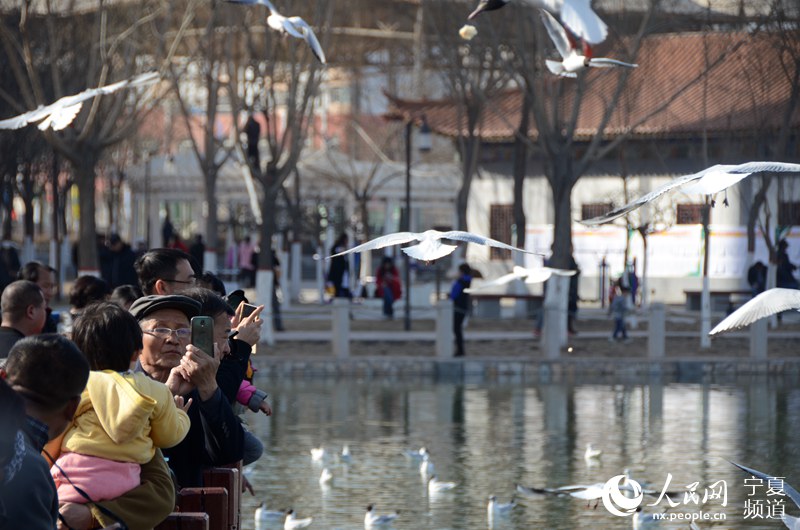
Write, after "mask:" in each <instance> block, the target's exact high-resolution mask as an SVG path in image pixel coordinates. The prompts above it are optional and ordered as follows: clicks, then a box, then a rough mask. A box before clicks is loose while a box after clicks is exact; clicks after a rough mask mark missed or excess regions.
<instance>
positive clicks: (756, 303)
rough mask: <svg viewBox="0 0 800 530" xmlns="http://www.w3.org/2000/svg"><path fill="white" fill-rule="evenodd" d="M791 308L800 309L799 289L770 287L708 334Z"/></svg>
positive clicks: (743, 324) (735, 327) (730, 328)
mask: <svg viewBox="0 0 800 530" xmlns="http://www.w3.org/2000/svg"><path fill="white" fill-rule="evenodd" d="M791 309H794V310H796V311H800V291H799V290H797V289H784V288H782V287H776V288H775V289H769V290H767V291H764V292H763V293H760V294H758V295H756V296H755V297H754V298H753V299H752V300H748V301H747V302H746V303H745V304H743V305H742V307H740V308H739V309H737V310H736V311H734V312H733V313H731V314H730V315H728V316H727V317H725V319H724V320H723V321H722V322H720V323H719V324H717V325H716V326H715V327H714V329H712V330H711V331H709V333H708V334H709V335H716V334H717V333H722V332H723V331H730V330H732V329H737V328H741V327H744V326H747V325H749V324H752V323H753V322H755V321H757V320H761V319H762V318H765V317H768V316H770V315H774V314H775V313H780V312H781V311H789V310H791Z"/></svg>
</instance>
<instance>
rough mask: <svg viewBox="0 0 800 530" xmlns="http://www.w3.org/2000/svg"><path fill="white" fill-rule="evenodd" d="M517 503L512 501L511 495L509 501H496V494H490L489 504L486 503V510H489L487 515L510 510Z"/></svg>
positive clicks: (504, 512)
mask: <svg viewBox="0 0 800 530" xmlns="http://www.w3.org/2000/svg"><path fill="white" fill-rule="evenodd" d="M516 505H517V503H516V501H514V498H513V497H512V498H511V500H510V501H509V502H497V496H496V495H492V496H490V497H489V504H487V505H486V511H487V512H489V516H490V517H491V516H492V515H502V514H506V513H508V512H510V511H511V510H512V509H513V508H514V506H516Z"/></svg>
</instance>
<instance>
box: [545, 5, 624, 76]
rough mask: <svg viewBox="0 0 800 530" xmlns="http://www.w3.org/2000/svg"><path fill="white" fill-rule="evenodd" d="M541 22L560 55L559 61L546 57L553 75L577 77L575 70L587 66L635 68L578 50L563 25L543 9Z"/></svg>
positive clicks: (548, 67)
mask: <svg viewBox="0 0 800 530" xmlns="http://www.w3.org/2000/svg"><path fill="white" fill-rule="evenodd" d="M541 15H542V22H543V23H544V27H545V29H546V30H547V34H548V35H550V40H552V41H553V44H555V46H556V50H557V51H558V53H559V55H561V61H553V60H551V59H547V60H546V61H545V63H546V64H547V69H548V70H550V71H551V72H552V73H554V74H555V75H559V76H561V77H578V74H577V73H576V72H578V71H580V70H584V69H586V68H589V67H594V68H613V67H618V66H624V67H627V68H636V67H638V66H639V65H638V64H631V63H626V62H622V61H618V60H616V59H609V58H607V57H591V56H589V55H586V54H585V53H582V52H580V51H578V49H577V48H576V47H575V46H574V45H573V43H572V42H570V40H569V37H568V36H567V32H566V30H565V29H564V26H562V25H561V24H559V23H558V21H557V20H556V19H555V17H554V16H553V15H551V14H550V13H549V12H548V11H545V10H544V9H542V10H541Z"/></svg>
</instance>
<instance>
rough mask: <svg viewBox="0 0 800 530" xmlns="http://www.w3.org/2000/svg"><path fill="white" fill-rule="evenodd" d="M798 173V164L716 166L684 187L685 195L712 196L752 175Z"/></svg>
mask: <svg viewBox="0 0 800 530" xmlns="http://www.w3.org/2000/svg"><path fill="white" fill-rule="evenodd" d="M761 172H771V173H800V164H789V163H786V162H747V163H745V164H739V165H738V166H730V165H716V166H712V167H710V168H708V169H707V170H706V171H705V172H704V173H703V176H702V177H701V178H700V179H698V181H697V182H695V183H693V184H691V185H689V186H686V188H684V191H685V192H686V193H702V194H705V195H713V194H715V193H719V192H720V191H722V190H725V189H727V188H730V187H731V186H733V185H734V184H736V183H737V182H739V181H740V180H742V179H745V178H747V177H748V176H750V175H752V174H753V173H761Z"/></svg>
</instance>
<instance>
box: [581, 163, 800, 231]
mask: <svg viewBox="0 0 800 530" xmlns="http://www.w3.org/2000/svg"><path fill="white" fill-rule="evenodd" d="M753 173H800V164H789V163H786V162H746V163H744V164H738V165H730V164H717V165H715V166H711V167H709V168H707V169H704V170H702V171H698V172H697V173H692V174H691V175H685V176H683V177H678V178H676V179H673V180H671V181H669V182H667V183H666V184H664V185H663V186H659V187H658V188H656V189H654V190H653V191H651V192H650V193H647V194H645V195H643V196H641V197H639V198H638V199H636V200H635V201H632V202H629V203H628V204H626V205H625V206H621V207H620V208H617V209H615V210H612V211H610V212H608V213H607V214H604V215H600V216H598V217H593V218H591V219H586V220H583V221H580V223H582V224H584V225H601V224H603V223H607V222H609V221H613V220H614V219H616V218H618V217H622V216H623V215H625V214H626V213H628V212H631V211H633V210H635V209H637V208H639V207H640V206H642V205H644V204H647V203H649V202H652V201H654V200H656V199H657V198H659V197H661V196H662V195H664V194H665V193H667V192H668V191H672V190H674V189H676V188H679V187H682V186H685V185H687V184H689V185H688V186H686V187H684V188H683V191H684V192H685V193H700V194H703V195H714V194H715V193H719V192H720V191H723V190H726V189H728V188H729V187H731V186H733V185H734V184H736V183H737V182H739V181H740V180H742V179H745V178H747V177H748V176H750V175H752V174H753ZM725 204H726V205H727V199H726V200H725ZM712 205H713V203H712Z"/></svg>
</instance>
